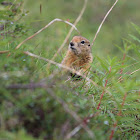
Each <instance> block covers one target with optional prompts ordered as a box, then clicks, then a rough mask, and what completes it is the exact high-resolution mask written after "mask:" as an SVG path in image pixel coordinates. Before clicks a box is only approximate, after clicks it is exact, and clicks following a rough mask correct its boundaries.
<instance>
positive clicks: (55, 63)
mask: <svg viewBox="0 0 140 140" xmlns="http://www.w3.org/2000/svg"><path fill="white" fill-rule="evenodd" d="M24 54H26V55H29V56H31V57H35V58H38V59H41V60H44V61H47V62H49V63H51V64H54V65H56V66H58V67H61V68H64V69H67V70H68V71H70V72H72V73H75V74H77V75H79V76H81V77H83V78H84V79H86V80H87V81H89V82H91V83H92V84H93V85H95V86H98V85H97V84H96V83H95V82H93V81H92V80H91V79H89V78H88V77H86V76H85V75H82V74H81V73H80V72H78V71H75V70H74V69H71V68H69V67H66V66H65V65H62V64H60V63H57V62H54V61H52V60H49V59H46V58H44V57H40V56H38V55H35V54H33V53H30V52H29V51H26V52H24Z"/></svg>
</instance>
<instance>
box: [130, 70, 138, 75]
mask: <svg viewBox="0 0 140 140" xmlns="http://www.w3.org/2000/svg"><path fill="white" fill-rule="evenodd" d="M137 71H140V69H137V70H135V71H133V72H131V73H130V75H132V74H134V73H135V72H137Z"/></svg>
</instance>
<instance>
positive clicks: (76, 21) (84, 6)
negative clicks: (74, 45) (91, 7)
mask: <svg viewBox="0 0 140 140" xmlns="http://www.w3.org/2000/svg"><path fill="white" fill-rule="evenodd" d="M87 1H88V0H85V2H84V5H83V8H82V10H81V12H80V14H79V16H78V17H77V19H76V20H75V22H74V24H73V25H74V26H76V25H77V23H78V22H79V21H80V19H81V17H82V15H83V13H84V11H85V9H86V6H87ZM73 29H74V28H73V27H71V29H70V30H69V32H68V34H67V36H66V38H65V40H64V41H63V43H62V45H61V46H60V48H59V49H58V50H57V52H56V53H55V54H54V56H53V58H52V59H51V60H54V59H55V58H56V56H57V54H58V53H60V51H61V50H62V49H63V47H64V46H65V44H66V43H67V41H68V39H69V37H70V35H71V33H72V31H73ZM49 66H50V63H49V64H48V67H49Z"/></svg>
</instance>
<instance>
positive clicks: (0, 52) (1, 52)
mask: <svg viewBox="0 0 140 140" xmlns="http://www.w3.org/2000/svg"><path fill="white" fill-rule="evenodd" d="M8 52H9V50H5V51H0V54H3V53H8Z"/></svg>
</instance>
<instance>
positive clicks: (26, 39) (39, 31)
mask: <svg viewBox="0 0 140 140" xmlns="http://www.w3.org/2000/svg"><path fill="white" fill-rule="evenodd" d="M56 21H61V22H64V23H66V24H68V25H70V26H72V27H73V28H74V29H75V30H76V31H77V32H79V31H78V29H77V28H76V27H75V26H74V25H73V24H72V23H70V22H68V21H64V20H62V19H58V18H56V19H54V20H52V21H51V22H50V23H48V24H47V25H46V26H45V27H43V28H42V29H40V30H39V31H37V32H36V33H35V34H33V35H32V36H30V37H28V38H26V39H25V40H24V41H22V42H21V43H20V44H19V45H18V46H17V47H16V49H18V48H19V47H20V46H21V45H22V44H23V43H25V42H26V41H28V40H30V39H32V38H33V37H35V36H36V35H38V34H39V33H40V32H42V31H43V30H45V29H46V28H48V27H49V26H50V25H52V24H53V23H54V22H56Z"/></svg>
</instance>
